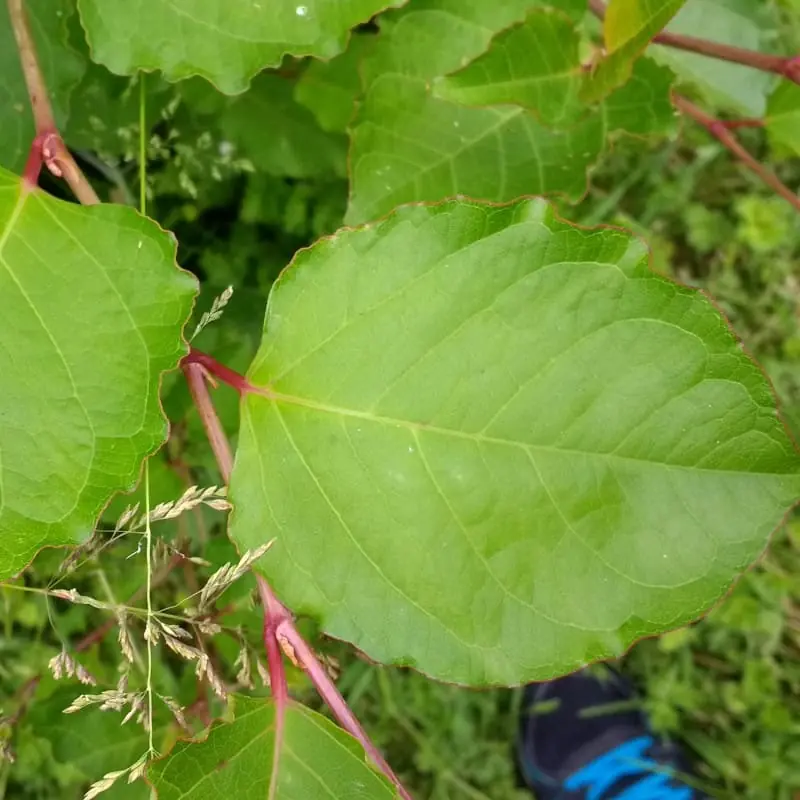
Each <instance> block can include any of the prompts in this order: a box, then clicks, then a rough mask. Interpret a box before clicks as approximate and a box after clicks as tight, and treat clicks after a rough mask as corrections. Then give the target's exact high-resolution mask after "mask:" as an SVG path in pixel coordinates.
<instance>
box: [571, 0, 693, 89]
mask: <svg viewBox="0 0 800 800" xmlns="http://www.w3.org/2000/svg"><path fill="white" fill-rule="evenodd" d="M685 2H686V0H611V2H610V3H609V4H608V7H607V8H606V15H605V19H604V21H603V38H604V40H605V54H604V56H603V58H602V59H601V60H600V61H599V62H598V63H597V64H596V65H595V67H594V70H593V74H592V78H591V80H589V81H587V83H586V85H585V86H584V97H586V98H587V99H593V100H597V99H600V98H602V97H604V96H605V95H607V94H608V92H609V91H611V90H612V89H614V88H616V87H617V86H621V85H622V84H623V83H625V81H626V80H628V78H629V77H630V74H631V69H632V68H633V63H634V62H635V60H636V59H637V58H638V57H639V56H640V55H641V53H642V51H643V50H644V49H645V48H646V47H647V45H648V44H649V43H650V40H651V39H652V38H653V37H654V36H655V35H656V34H657V33H659V32H660V31H661V30H663V29H664V28H665V27H666V25H667V23H668V22H669V21H670V20H671V19H672V17H674V16H675V14H676V13H677V12H678V11H679V10H680V8H681V6H682V5H683V4H684V3H685Z"/></svg>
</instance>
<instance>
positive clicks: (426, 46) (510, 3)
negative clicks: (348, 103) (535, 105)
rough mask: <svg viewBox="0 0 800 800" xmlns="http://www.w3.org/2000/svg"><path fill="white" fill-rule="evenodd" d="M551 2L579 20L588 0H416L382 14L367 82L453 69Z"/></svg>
mask: <svg viewBox="0 0 800 800" xmlns="http://www.w3.org/2000/svg"><path fill="white" fill-rule="evenodd" d="M549 6H555V7H556V8H558V9H559V10H560V11H562V12H563V13H564V14H567V15H568V16H570V17H571V18H573V19H580V17H581V16H582V15H583V13H584V12H585V10H586V0H553V2H548V1H547V0H504V2H502V3H486V2H482V0H467V1H466V2H465V0H411V2H409V3H407V4H406V5H405V6H404V7H403V8H402V9H400V10H399V11H394V12H388V13H387V14H384V15H382V16H381V18H380V37H379V38H378V41H377V42H376V44H375V46H374V47H373V48H372V50H371V52H370V56H369V58H366V59H364V63H363V68H362V76H363V79H364V83H365V85H366V86H368V85H369V84H370V83H371V82H372V81H373V80H374V79H375V78H377V77H379V76H381V75H383V74H385V73H387V72H398V73H400V74H403V75H410V76H414V77H417V78H435V77H437V76H440V75H446V74H448V73H450V72H454V71H455V70H457V69H459V68H460V67H463V66H464V65H466V64H468V63H469V62H470V61H472V60H473V59H474V58H476V57H477V56H479V55H480V54H481V53H482V52H483V51H484V50H486V48H487V47H488V46H489V42H490V41H491V39H492V37H493V36H494V35H495V34H496V33H498V32H499V31H502V30H503V29H505V28H508V27H509V26H511V25H513V24H514V23H515V22H520V21H521V20H523V19H524V18H525V15H526V14H527V13H528V12H529V11H530V9H531V8H533V7H549Z"/></svg>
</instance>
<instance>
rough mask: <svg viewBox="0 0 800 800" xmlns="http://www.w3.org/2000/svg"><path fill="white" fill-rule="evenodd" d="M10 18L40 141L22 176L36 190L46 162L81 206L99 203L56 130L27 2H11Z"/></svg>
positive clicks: (31, 150) (17, 0)
mask: <svg viewBox="0 0 800 800" xmlns="http://www.w3.org/2000/svg"><path fill="white" fill-rule="evenodd" d="M8 16H9V19H10V20H11V27H12V28H13V29H14V38H15V39H16V41H17V49H18V50H19V58H20V64H21V65H22V73H23V75H24V76H25V85H26V86H27V87H28V97H29V98H30V102H31V111H32V112H33V120H34V124H35V126H36V138H35V139H34V140H33V142H32V143H31V149H30V153H29V155H28V161H27V163H26V164H25V170H24V172H23V173H22V177H23V180H24V181H25V183H26V184H28V186H29V187H35V186H36V185H37V183H38V180H39V173H40V172H41V168H42V162H44V164H45V165H46V166H47V168H48V169H49V170H50V172H52V173H53V175H55V176H56V177H58V178H64V180H65V181H66V182H67V183H68V184H69V187H70V189H72V192H73V194H74V195H75V197H77V198H78V201H79V202H80V203H82V204H83V205H86V206H90V205H94V204H95V203H99V202H100V198H99V197H98V196H97V193H96V192H95V190H94V189H93V188H92V185H91V184H90V183H89V181H88V180H87V179H86V176H85V175H84V174H83V172H81V168H80V167H79V166H78V165H77V163H76V162H75V159H74V158H73V157H72V153H70V152H69V150H68V149H67V146H66V145H65V144H64V142H63V141H62V139H61V136H60V135H59V133H58V130H57V129H56V121H55V117H54V116H53V108H52V106H51V105H50V98H49V96H48V94H47V86H46V84H45V82H44V77H43V75H42V70H41V68H40V67H39V60H38V58H37V56H36V46H35V45H34V43H33V37H32V36H31V31H30V27H29V26H28V19H27V17H26V15H25V8H24V6H23V0H8Z"/></svg>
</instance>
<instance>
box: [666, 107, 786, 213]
mask: <svg viewBox="0 0 800 800" xmlns="http://www.w3.org/2000/svg"><path fill="white" fill-rule="evenodd" d="M672 102H673V104H674V105H675V108H677V109H678V111H680V112H681V113H682V114H685V115H686V116H687V117H691V118H692V119H693V120H695V122H699V123H700V124H701V125H702V126H703V127H704V128H705V129H706V130H707V131H708V132H709V133H710V134H711V135H712V136H713V137H714V138H715V139H717V141H719V142H721V143H722V144H723V145H725V147H726V148H727V149H728V150H729V151H730V152H731V153H733V154H734V155H735V156H736V157H737V158H738V159H739V160H740V161H741V162H742V164H744V165H745V166H746V167H747V168H748V169H749V170H750V171H751V172H753V173H755V174H756V175H758V177H759V178H760V179H761V180H762V181H763V182H764V183H765V184H766V185H767V186H769V188H770V189H772V190H773V191H774V192H776V193H777V194H779V195H780V196H781V197H782V198H783V199H784V200H786V201H787V202H788V203H791V204H792V205H793V206H794V207H795V208H796V209H797V210H798V211H800V197H798V196H797V195H796V194H795V193H794V192H793V191H792V190H791V189H790V188H789V187H788V186H786V185H785V184H784V183H783V182H782V181H781V180H780V178H778V176H777V175H775V174H774V173H772V172H770V171H769V170H768V169H767V168H766V167H765V166H764V165H763V164H761V163H759V162H758V161H757V160H756V159H755V158H753V156H752V155H751V154H750V153H748V152H747V150H746V149H745V148H744V147H742V145H741V143H740V142H739V140H738V139H737V138H736V136H734V134H733V133H731V131H729V130H728V128H727V126H726V125H725V123H724V122H722V121H720V120H718V119H716V118H715V117H712V116H709V115H708V114H706V112H705V111H703V109H702V108H699V107H698V106H696V105H695V104H694V103H692V102H691V101H689V100H687V99H686V98H685V97H682V96H681V95H678V94H673V96H672Z"/></svg>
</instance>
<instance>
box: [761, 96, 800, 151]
mask: <svg viewBox="0 0 800 800" xmlns="http://www.w3.org/2000/svg"><path fill="white" fill-rule="evenodd" d="M764 125H765V126H766V128H767V132H768V133H769V136H770V138H771V139H772V140H773V141H774V142H778V143H780V144H782V145H783V146H784V147H787V148H789V149H790V150H793V151H794V152H795V153H797V155H800V86H798V85H797V84H796V83H792V82H791V81H787V80H782V81H781V82H780V83H779V84H778V87H777V88H776V89H775V91H774V92H773V93H772V95H771V96H770V98H769V105H768V106H767V116H766V118H765V119H764Z"/></svg>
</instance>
